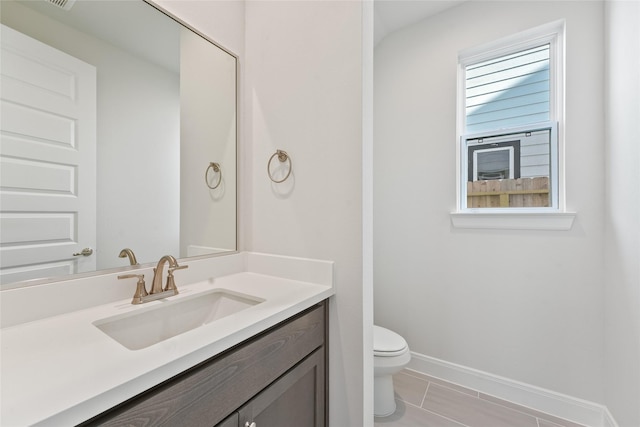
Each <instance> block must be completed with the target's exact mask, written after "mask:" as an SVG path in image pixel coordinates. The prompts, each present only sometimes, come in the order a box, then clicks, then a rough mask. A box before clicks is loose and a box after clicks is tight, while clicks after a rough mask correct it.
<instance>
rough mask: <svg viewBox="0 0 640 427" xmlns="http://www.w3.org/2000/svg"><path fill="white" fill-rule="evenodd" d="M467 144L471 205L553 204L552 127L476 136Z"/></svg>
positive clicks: (504, 206)
mask: <svg viewBox="0 0 640 427" xmlns="http://www.w3.org/2000/svg"><path fill="white" fill-rule="evenodd" d="M466 144H467V157H468V162H467V167H468V174H467V175H468V181H467V207H468V208H510V207H549V206H551V182H550V176H551V172H550V171H551V166H550V154H551V131H550V130H549V129H544V130H539V131H533V132H522V133H516V134H508V135H500V136H493V137H492V136H489V137H484V138H473V139H468V140H467V141H466Z"/></svg>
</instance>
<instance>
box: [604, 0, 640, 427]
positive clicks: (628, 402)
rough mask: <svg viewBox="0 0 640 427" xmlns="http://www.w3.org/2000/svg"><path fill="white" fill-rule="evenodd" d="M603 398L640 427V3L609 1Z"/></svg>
mask: <svg viewBox="0 0 640 427" xmlns="http://www.w3.org/2000/svg"><path fill="white" fill-rule="evenodd" d="M605 5H606V11H607V13H606V20H605V23H606V27H607V33H608V38H607V43H606V51H607V61H606V63H607V65H608V66H607V76H606V89H607V90H606V93H607V99H606V101H607V134H606V135H607V136H606V139H605V141H606V173H607V180H606V195H607V197H606V203H605V206H607V209H606V216H605V230H606V238H605V262H606V264H605V273H606V275H605V278H606V279H605V302H606V306H605V307H606V308H605V358H604V362H605V401H606V405H607V407H608V408H609V410H610V411H611V412H612V414H613V416H614V418H615V419H616V421H617V422H618V424H619V425H620V427H633V426H638V425H640V405H639V404H638V402H640V262H639V260H640V225H639V218H640V144H639V143H638V141H640V122H639V120H638V119H639V118H640V107H639V100H640V63H639V61H640V29H639V26H638V24H639V23H640V3H639V2H637V1H635V2H631V1H607V2H606V3H605Z"/></svg>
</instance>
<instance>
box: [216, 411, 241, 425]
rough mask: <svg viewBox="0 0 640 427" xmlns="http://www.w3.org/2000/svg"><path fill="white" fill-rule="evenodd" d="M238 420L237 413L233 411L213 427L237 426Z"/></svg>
mask: <svg viewBox="0 0 640 427" xmlns="http://www.w3.org/2000/svg"><path fill="white" fill-rule="evenodd" d="M239 425H240V422H239V421H238V413H237V412H234V413H233V414H231V415H229V416H228V417H227V419H226V420H224V421H223V422H221V423H220V424H216V425H215V427H238V426H239Z"/></svg>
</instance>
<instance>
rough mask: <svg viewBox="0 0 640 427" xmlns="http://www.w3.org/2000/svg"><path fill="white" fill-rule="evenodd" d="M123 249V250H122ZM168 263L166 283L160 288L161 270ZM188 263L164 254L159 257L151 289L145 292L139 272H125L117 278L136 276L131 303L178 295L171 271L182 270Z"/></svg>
mask: <svg viewBox="0 0 640 427" xmlns="http://www.w3.org/2000/svg"><path fill="white" fill-rule="evenodd" d="M123 251H124V250H123ZM167 262H168V263H169V269H168V274H167V285H166V286H165V287H164V289H163V288H162V270H163V269H164V264H165V263H167ZM188 267H189V266H188V265H178V261H176V259H175V258H174V257H173V256H171V255H165V256H163V257H162V258H160V261H158V265H157V266H156V268H154V269H153V281H152V283H151V290H150V291H149V293H148V294H147V289H146V286H145V283H144V276H143V275H141V274H125V275H122V276H118V279H129V278H137V279H138V284H137V288H136V293H135V295H134V296H133V300H132V301H131V304H142V303H145V302H149V301H154V300H157V299H160V298H166V297H170V296H173V295H178V288H177V287H176V282H175V280H174V278H173V272H174V271H175V270H182V269H183V268H188Z"/></svg>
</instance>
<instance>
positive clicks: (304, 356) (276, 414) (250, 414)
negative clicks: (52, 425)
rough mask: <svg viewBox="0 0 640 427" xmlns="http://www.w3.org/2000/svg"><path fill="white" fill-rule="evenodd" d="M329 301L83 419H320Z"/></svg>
mask: <svg viewBox="0 0 640 427" xmlns="http://www.w3.org/2000/svg"><path fill="white" fill-rule="evenodd" d="M326 307H327V305H326V303H325V302H322V303H320V304H318V305H316V306H314V307H312V308H310V309H308V310H305V311H304V312H303V313H300V314H298V315H296V316H293V317H292V318H291V319H288V320H286V321H284V322H282V323H281V324H279V325H277V326H275V327H273V328H271V329H269V330H268V331H265V332H264V333H262V334H259V335H258V336H256V337H254V338H251V339H249V340H247V341H245V342H243V343H242V344H240V345H238V346H236V347H234V348H232V349H230V350H228V351H226V352H224V353H223V354H221V355H218V356H215V357H213V358H211V359H209V360H207V361H205V362H203V363H202V364H200V365H198V366H196V367H194V368H192V369H190V370H188V371H186V372H184V373H182V374H180V375H178V376H177V377H175V378H172V379H171V380H169V381H166V382H165V383H163V384H160V385H159V386H157V387H154V388H153V389H151V390H149V391H147V392H145V393H142V394H141V395H139V396H136V397H135V398H133V399H131V400H129V401H127V402H125V403H123V404H121V405H118V406H117V407H115V408H113V409H111V410H109V411H106V412H105V413H104V414H101V415H99V416H98V417H96V418H94V419H92V420H90V421H88V422H86V423H83V424H82V425H83V426H114V427H115V426H122V425H138V424H143V425H175V426H184V425H188V426H191V427H197V426H203V427H205V426H206V427H212V426H224V427H231V426H245V425H246V426H249V425H251V423H254V422H255V423H256V424H255V425H256V426H261V425H262V426H285V425H300V426H308V427H312V426H317V427H320V426H324V425H325V419H326V416H325V408H326V405H325V401H326V397H325V384H326V376H325V375H326V366H325V362H326V348H327V347H326V341H325V334H326V330H327V329H326V326H325V323H326ZM223 420H224V421H223Z"/></svg>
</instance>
